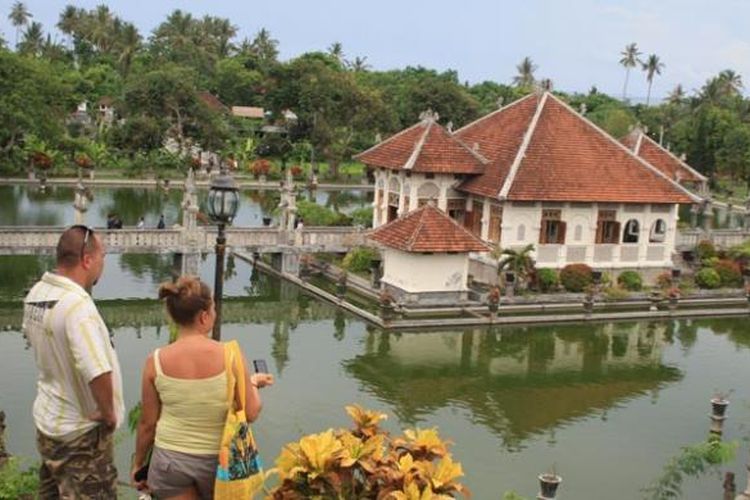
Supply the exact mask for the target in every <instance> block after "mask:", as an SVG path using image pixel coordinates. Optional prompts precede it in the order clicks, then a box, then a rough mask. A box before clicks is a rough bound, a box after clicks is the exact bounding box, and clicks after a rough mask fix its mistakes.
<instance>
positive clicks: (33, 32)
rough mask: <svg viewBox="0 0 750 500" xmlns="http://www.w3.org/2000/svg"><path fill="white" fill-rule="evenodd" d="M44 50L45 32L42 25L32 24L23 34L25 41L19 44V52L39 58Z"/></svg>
mask: <svg viewBox="0 0 750 500" xmlns="http://www.w3.org/2000/svg"><path fill="white" fill-rule="evenodd" d="M43 48H44V31H43V30H42V23H38V22H36V21H34V22H32V23H31V24H30V25H29V27H28V28H27V29H26V31H24V32H23V39H22V40H21V43H19V44H18V52H19V53H21V54H29V55H34V56H38V55H39V54H41V52H42V49H43Z"/></svg>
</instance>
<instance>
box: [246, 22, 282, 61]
mask: <svg viewBox="0 0 750 500" xmlns="http://www.w3.org/2000/svg"><path fill="white" fill-rule="evenodd" d="M278 45H279V42H278V41H277V40H274V39H273V38H271V32H270V31H268V30H267V29H266V28H261V30H260V31H258V33H257V34H256V35H255V38H253V41H252V43H251V48H252V51H253V53H254V54H255V55H256V56H258V58H260V60H261V61H263V62H272V61H275V60H276V57H277V56H278V55H279V49H278V48H277V47H278Z"/></svg>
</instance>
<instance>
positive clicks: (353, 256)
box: [341, 247, 378, 273]
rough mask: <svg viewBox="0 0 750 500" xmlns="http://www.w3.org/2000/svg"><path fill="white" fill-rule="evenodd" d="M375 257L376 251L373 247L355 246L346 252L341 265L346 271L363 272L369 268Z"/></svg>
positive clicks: (376, 255)
mask: <svg viewBox="0 0 750 500" xmlns="http://www.w3.org/2000/svg"><path fill="white" fill-rule="evenodd" d="M376 257H378V252H377V251H376V250H375V249H374V248H367V247H357V248H353V249H352V250H350V251H349V253H348V254H346V257H344V261H343V262H342V264H341V265H342V266H343V267H344V269H346V270H347V271H351V272H354V273H363V272H367V271H369V270H370V266H371V264H372V261H373V259H375V258H376Z"/></svg>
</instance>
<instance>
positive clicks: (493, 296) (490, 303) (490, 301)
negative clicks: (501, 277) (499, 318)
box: [487, 286, 500, 314]
mask: <svg viewBox="0 0 750 500" xmlns="http://www.w3.org/2000/svg"><path fill="white" fill-rule="evenodd" d="M499 306H500V287H498V286H493V287H492V288H491V289H490V293H488V294H487V307H488V308H489V310H490V313H492V314H496V313H497V310H498V308H499Z"/></svg>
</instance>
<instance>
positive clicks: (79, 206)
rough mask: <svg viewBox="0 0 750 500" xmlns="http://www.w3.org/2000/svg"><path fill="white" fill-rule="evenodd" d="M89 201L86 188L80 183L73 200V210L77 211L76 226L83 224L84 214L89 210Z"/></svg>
mask: <svg viewBox="0 0 750 500" xmlns="http://www.w3.org/2000/svg"><path fill="white" fill-rule="evenodd" d="M88 204H89V200H88V197H87V196H86V188H84V187H83V184H82V183H81V182H80V181H79V182H78V184H76V188H75V197H74V199H73V208H74V209H75V224H83V223H84V221H83V219H84V217H83V214H85V213H86V211H87V210H88Z"/></svg>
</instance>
